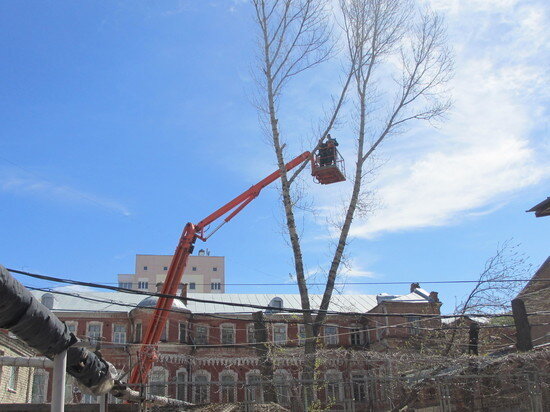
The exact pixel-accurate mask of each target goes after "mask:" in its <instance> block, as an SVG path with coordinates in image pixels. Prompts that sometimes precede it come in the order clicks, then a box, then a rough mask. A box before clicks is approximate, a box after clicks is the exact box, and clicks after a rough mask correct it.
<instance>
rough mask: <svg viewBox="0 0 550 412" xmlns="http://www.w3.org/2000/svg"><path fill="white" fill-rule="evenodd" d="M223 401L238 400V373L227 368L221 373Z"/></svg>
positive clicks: (231, 401)
mask: <svg viewBox="0 0 550 412" xmlns="http://www.w3.org/2000/svg"><path fill="white" fill-rule="evenodd" d="M220 386H221V387H220V392H221V402H223V403H233V402H236V401H237V373H236V372H234V371H230V370H225V371H223V372H222V373H220Z"/></svg>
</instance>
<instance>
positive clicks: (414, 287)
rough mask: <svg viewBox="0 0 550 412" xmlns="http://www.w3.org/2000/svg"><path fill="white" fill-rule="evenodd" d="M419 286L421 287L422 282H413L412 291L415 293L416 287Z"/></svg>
mask: <svg viewBox="0 0 550 412" xmlns="http://www.w3.org/2000/svg"><path fill="white" fill-rule="evenodd" d="M419 287H420V283H418V282H415V283H411V293H413V292H414V291H415V289H418V288H419Z"/></svg>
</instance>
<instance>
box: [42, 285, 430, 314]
mask: <svg viewBox="0 0 550 412" xmlns="http://www.w3.org/2000/svg"><path fill="white" fill-rule="evenodd" d="M416 291H418V289H417V290H416ZM416 291H415V292H416ZM415 292H412V293H409V294H406V295H387V294H380V295H333V297H332V301H331V303H330V305H329V308H328V310H329V311H338V312H358V313H364V312H368V311H370V310H371V309H373V308H374V307H375V306H377V305H378V303H379V302H381V301H390V302H391V301H396V302H409V303H429V302H430V299H429V297H428V296H427V292H425V291H422V292H424V294H425V296H423V294H420V293H415ZM32 293H33V295H34V296H35V297H36V298H37V299H39V300H41V298H42V296H43V295H45V294H51V295H53V300H54V302H53V308H52V309H53V310H54V311H59V312H82V311H84V312H87V311H94V312H129V311H131V310H132V309H134V307H136V306H139V305H140V303H141V306H142V307H143V306H146V307H150V306H151V305H149V304H145V303H144V302H151V298H150V297H147V296H144V295H141V294H140V295H137V294H130V293H124V292H89V291H86V292H77V291H71V292H70V293H71V295H65V294H57V293H55V290H54V291H53V292H51V293H50V292H41V291H33V292H32ZM64 293H66V292H64ZM381 296H382V297H383V298H382V299H379V297H381ZM187 297H188V301H187V305H185V308H186V309H187V310H189V311H191V312H193V313H251V312H255V311H257V310H258V309H255V308H247V307H238V306H229V305H224V304H223V303H237V304H244V305H256V306H270V303H271V302H272V301H273V300H274V299H275V298H280V299H282V307H283V308H288V309H301V303H300V295H298V294H273V293H271V294H258V293H254V294H252V293H189V294H188V295H187ZM190 299H197V300H203V301H215V302H220V303H212V302H196V301H191V300H190ZM321 299H322V295H310V301H311V306H312V309H318V308H319V305H320V303H321ZM176 305H178V309H184V307H183V303H181V302H178V303H177V304H176Z"/></svg>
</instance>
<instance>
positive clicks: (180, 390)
mask: <svg viewBox="0 0 550 412" xmlns="http://www.w3.org/2000/svg"><path fill="white" fill-rule="evenodd" d="M176 381H177V393H176V398H177V399H179V400H180V401H186V400H187V369H178V370H177V371H176Z"/></svg>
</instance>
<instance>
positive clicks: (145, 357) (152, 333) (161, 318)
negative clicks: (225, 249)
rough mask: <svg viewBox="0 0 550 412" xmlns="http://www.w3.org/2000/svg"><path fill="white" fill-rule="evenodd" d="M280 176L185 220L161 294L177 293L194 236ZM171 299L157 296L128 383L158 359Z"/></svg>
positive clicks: (273, 175)
mask: <svg viewBox="0 0 550 412" xmlns="http://www.w3.org/2000/svg"><path fill="white" fill-rule="evenodd" d="M311 157H312V156H311V153H310V152H304V153H302V154H301V155H299V156H298V157H296V158H295V159H293V160H291V161H290V162H288V163H287V164H286V170H287V171H288V170H291V169H293V168H294V167H296V166H298V165H299V164H301V163H303V162H305V161H306V160H308V159H311ZM279 177H281V171H280V170H276V171H275V172H273V173H271V174H270V175H269V176H267V177H266V178H264V179H263V180H261V181H260V182H258V183H256V184H255V185H254V186H252V187H251V188H250V189H248V190H246V191H245V192H243V193H242V194H240V195H239V196H237V197H236V198H235V199H233V200H231V201H230V202H228V203H226V204H225V205H224V206H222V207H220V208H219V209H218V210H216V211H215V212H214V213H212V214H211V215H209V216H207V217H206V218H204V219H203V220H201V221H200V222H199V223H197V224H193V223H187V224H186V225H185V227H184V229H183V233H182V234H181V237H180V240H179V243H178V246H177V247H176V251H175V253H174V257H173V259H172V263H170V267H169V268H168V273H167V275H166V281H165V282H164V285H163V288H162V292H161V293H162V294H164V295H175V294H176V293H177V290H178V285H179V283H180V281H181V278H182V276H183V272H184V270H185V266H186V265H187V261H188V260H189V256H190V255H191V253H193V249H194V245H195V242H196V240H197V239H200V240H202V241H203V242H205V241H206V240H207V239H208V238H209V237H210V236H212V235H213V234H214V233H215V232H216V231H217V230H218V229H219V228H220V227H222V226H223V225H224V224H226V223H227V222H229V221H230V220H231V219H233V218H234V217H235V216H236V215H237V214H238V213H239V212H240V211H241V210H243V209H244V208H245V207H246V205H248V204H249V203H250V202H251V201H252V200H254V199H255V198H256V197H257V196H258V195H259V194H260V192H261V190H262V189H263V188H264V187H266V186H268V185H270V184H271V183H273V182H274V181H275V180H277V179H278V178H279ZM228 213H229V214H228ZM226 214H228V215H227V216H226V217H225V218H224V219H223V220H222V222H221V223H220V224H219V225H218V226H217V227H215V228H213V229H212V230H210V232H209V233H205V230H206V229H207V228H208V227H209V226H210V225H211V224H212V223H214V222H215V221H217V220H218V219H220V218H221V217H222V216H224V215H226ZM173 301H174V298H172V297H160V298H159V299H158V301H157V305H156V307H155V310H154V312H153V317H152V319H151V322H149V324H148V326H147V329H146V331H145V335H144V336H143V342H142V345H141V347H140V350H139V355H138V356H139V358H138V362H137V363H136V365H135V366H134V369H133V370H132V373H131V375H130V380H129V382H128V383H130V384H137V383H146V382H147V375H148V374H149V371H150V370H151V367H152V365H153V363H154V362H155V360H156V358H157V353H156V347H155V345H156V344H157V343H158V342H159V340H160V337H161V335H162V331H163V330H164V327H165V325H166V320H167V318H168V313H169V310H170V309H171V307H172V302H173Z"/></svg>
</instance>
